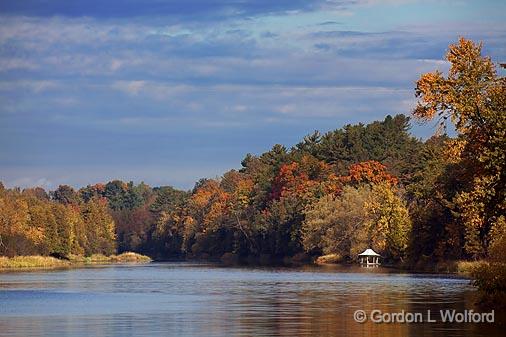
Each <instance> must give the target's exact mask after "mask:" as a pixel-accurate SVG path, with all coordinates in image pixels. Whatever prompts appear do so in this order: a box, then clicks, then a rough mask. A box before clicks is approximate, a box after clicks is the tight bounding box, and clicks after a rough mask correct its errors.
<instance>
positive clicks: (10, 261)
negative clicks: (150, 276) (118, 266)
mask: <svg viewBox="0 0 506 337" xmlns="http://www.w3.org/2000/svg"><path fill="white" fill-rule="evenodd" d="M147 262H151V258H150V257H148V256H145V255H141V254H137V253H133V252H125V253H122V254H119V255H111V256H105V255H102V254H93V255H91V256H82V255H69V256H68V259H65V260H64V259H57V258H54V257H51V256H40V255H37V256H14V257H6V256H0V269H23V268H56V267H72V266H80V265H88V264H107V263H147Z"/></svg>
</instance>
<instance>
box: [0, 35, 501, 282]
mask: <svg viewBox="0 0 506 337" xmlns="http://www.w3.org/2000/svg"><path fill="white" fill-rule="evenodd" d="M446 59H447V61H448V63H449V65H450V68H449V71H448V72H447V74H444V73H442V72H439V71H435V72H431V73H426V74H423V75H421V76H420V78H419V80H418V81H417V82H416V88H415V92H414V93H415V95H416V97H417V99H418V103H417V106H416V108H415V109H414V111H413V112H412V113H411V116H409V117H408V116H405V115H402V114H399V115H395V116H386V117H385V118H384V120H382V121H375V122H372V123H370V124H366V125H365V124H357V125H346V126H344V127H342V128H339V129H336V130H334V131H330V132H327V133H324V134H321V133H319V132H317V131H315V132H314V133H312V134H309V135H307V136H305V137H304V138H303V139H302V140H301V141H300V142H299V143H298V144H295V145H294V146H292V147H291V148H286V147H285V146H283V145H279V144H277V145H274V146H273V147H272V148H271V149H270V150H269V151H267V152H265V153H262V154H260V155H253V154H247V155H246V156H245V157H244V159H243V160H242V162H241V168H240V169H238V170H235V169H233V170H230V171H228V172H226V173H224V174H223V175H222V176H221V177H219V178H216V179H201V180H200V181H198V182H197V183H196V184H195V186H194V188H193V189H192V190H190V191H182V190H178V189H175V188H173V187H170V186H161V187H150V186H148V185H146V184H144V183H140V184H134V183H133V182H123V181H119V180H114V181H110V182H108V183H105V184H103V183H98V184H95V185H88V186H86V187H82V188H80V189H78V190H76V189H74V188H73V187H70V186H67V185H61V186H59V187H58V188H57V189H56V190H54V191H50V192H46V191H45V190H44V189H42V188H40V187H34V188H26V189H23V190H21V189H19V188H11V189H7V188H5V187H3V185H0V255H6V256H15V255H29V254H40V255H52V256H57V257H65V256H67V255H68V254H80V255H89V254H93V253H102V254H106V255H107V254H112V253H115V252H124V251H135V252H140V253H144V254H147V255H150V256H152V257H154V258H158V259H168V258H203V259H220V258H222V259H228V260H235V261H241V262H254V261H282V260H285V261H286V260H287V259H288V260H290V261H310V260H311V259H313V258H316V257H318V256H322V255H332V256H333V259H334V260H335V261H336V262H340V261H351V260H353V259H355V258H356V255H357V253H359V252H360V251H361V250H363V249H364V248H367V247H372V248H373V249H374V250H376V251H377V252H379V253H380V254H381V255H382V256H383V257H384V258H385V261H387V262H389V263H391V264H400V265H406V266H411V267H413V268H416V267H424V266H428V265H435V264H436V263H438V262H440V261H457V260H487V261H489V262H487V268H488V269H487V270H483V271H482V272H483V274H485V273H487V272H488V273H492V274H494V275H497V274H498V273H499V274H501V273H502V275H503V276H504V274H505V271H504V269H505V268H504V264H502V262H501V259H502V258H503V257H504V254H505V253H506V218H505V210H506V199H505V186H506V180H505V178H506V169H505V163H506V158H505V156H506V111H505V106H506V80H505V78H504V77H501V76H499V75H498V73H499V72H501V71H502V70H500V69H497V68H496V66H495V64H494V63H493V62H492V60H491V59H490V58H488V57H486V56H483V55H482V46H481V44H477V43H474V42H472V41H470V40H466V39H463V38H462V39H460V40H459V41H458V42H457V43H456V44H453V45H450V47H449V49H448V52H447V55H446ZM413 121H416V122H425V123H432V124H437V125H439V126H440V128H439V132H437V133H436V134H435V135H434V136H432V137H431V138H429V139H427V140H421V139H418V138H416V137H414V136H412V135H411V134H410V125H411V123H412V122H413ZM448 125H451V126H452V128H453V129H454V130H455V135H454V136H453V137H450V136H448V135H447V134H446V132H445V131H446V126H448ZM505 278H506V277H505ZM503 287H504V284H503ZM503 290H504V289H503Z"/></svg>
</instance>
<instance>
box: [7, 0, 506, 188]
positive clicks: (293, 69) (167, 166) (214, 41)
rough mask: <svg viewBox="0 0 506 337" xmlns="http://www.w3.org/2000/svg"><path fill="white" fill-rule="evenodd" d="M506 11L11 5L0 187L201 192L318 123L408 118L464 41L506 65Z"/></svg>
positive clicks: (328, 126) (205, 3)
mask: <svg viewBox="0 0 506 337" xmlns="http://www.w3.org/2000/svg"><path fill="white" fill-rule="evenodd" d="M504 13H506V1H486V0H485V1H464V0H439V1H431V0H424V1H414V0H413V1H409V0H405V1H402V0H385V1H379V0H315V1H307V0H304V1H302V0H276V1H272V0H257V1H253V0H233V1H224V0H168V1H163V0H125V1H117V0H109V1H103V0H83V1H69V0H53V1H47V0H24V1H18V0H2V1H1V2H0V181H2V182H3V184H4V185H6V186H8V187H13V186H19V187H28V186H42V187H44V188H46V189H55V188H56V187H57V186H58V185H59V184H69V185H72V186H75V187H80V186H85V185H87V184H93V183H97V182H106V181H109V180H112V179H116V178H118V179H122V180H125V181H130V180H133V181H134V182H136V183H138V182H140V181H144V182H146V183H148V184H150V185H152V186H160V185H173V186H176V187H178V188H183V189H188V188H191V187H192V186H193V184H194V182H195V181H197V180H198V179H200V178H203V177H216V176H219V175H221V174H223V173H224V172H225V171H227V170H229V169H232V168H239V167H240V162H241V160H242V159H243V158H244V156H245V155H246V154H247V153H252V154H261V153H262V152H265V151H267V150H269V149H270V148H271V147H272V146H273V145H274V144H278V143H279V144H283V145H285V146H287V147H290V146H292V145H294V144H295V143H297V142H298V141H299V140H300V139H301V138H302V137H303V136H304V135H306V134H309V133H312V132H313V131H314V130H320V131H321V132H326V131H329V130H333V129H336V128H340V127H342V126H343V125H345V124H349V123H358V122H362V123H368V122H371V121H374V120H380V119H383V118H384V117H385V116H386V115H388V114H391V115H394V114H397V113H404V114H407V115H409V114H410V112H411V109H412V108H413V106H414V104H415V102H416V101H415V97H414V87H415V81H416V80H417V78H418V77H419V76H420V74H421V73H424V72H428V71H433V70H435V69H439V70H441V71H445V70H447V69H448V64H447V63H446V62H445V61H444V54H445V51H446V50H447V47H448V44H449V43H453V42H456V41H457V39H458V37H459V36H464V37H466V38H471V39H473V40H476V41H482V42H483V44H484V53H485V54H487V55H490V56H491V57H492V59H493V60H494V61H496V62H499V61H502V62H504V61H505V60H506V20H504ZM434 130H435V125H434V124H430V123H429V124H428V125H420V124H419V123H413V127H412V133H413V134H414V135H415V136H417V137H420V138H427V137H428V136H430V135H431V134H432V133H433V132H434Z"/></svg>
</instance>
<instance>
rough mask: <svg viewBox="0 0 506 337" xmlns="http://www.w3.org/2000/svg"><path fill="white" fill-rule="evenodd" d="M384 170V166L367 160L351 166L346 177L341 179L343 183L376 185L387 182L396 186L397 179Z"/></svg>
mask: <svg viewBox="0 0 506 337" xmlns="http://www.w3.org/2000/svg"><path fill="white" fill-rule="evenodd" d="M386 169H387V168H386V166H385V165H383V164H381V163H380V162H377V161H374V160H369V161H365V162H361V163H357V164H353V165H351V166H350V168H349V173H348V176H345V177H342V180H343V182H345V183H349V182H351V183H353V182H354V183H370V184H378V183H381V182H387V183H389V184H392V185H396V184H397V182H398V180H397V178H396V177H394V176H393V175H391V174H390V173H388V172H387V170H386Z"/></svg>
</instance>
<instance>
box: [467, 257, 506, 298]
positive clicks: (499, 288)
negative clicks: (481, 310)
mask: <svg viewBox="0 0 506 337" xmlns="http://www.w3.org/2000/svg"><path fill="white" fill-rule="evenodd" d="M471 275H472V276H473V277H474V279H475V280H474V285H475V286H477V287H478V289H479V290H480V292H481V293H482V302H488V303H490V304H494V305H500V306H505V305H506V264H505V263H502V262H488V263H487V262H483V263H480V264H479V265H477V266H476V267H475V268H473V270H472V272H471Z"/></svg>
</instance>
